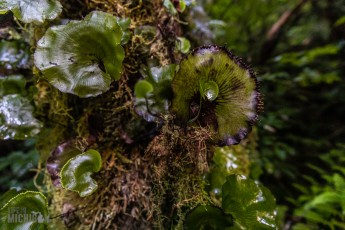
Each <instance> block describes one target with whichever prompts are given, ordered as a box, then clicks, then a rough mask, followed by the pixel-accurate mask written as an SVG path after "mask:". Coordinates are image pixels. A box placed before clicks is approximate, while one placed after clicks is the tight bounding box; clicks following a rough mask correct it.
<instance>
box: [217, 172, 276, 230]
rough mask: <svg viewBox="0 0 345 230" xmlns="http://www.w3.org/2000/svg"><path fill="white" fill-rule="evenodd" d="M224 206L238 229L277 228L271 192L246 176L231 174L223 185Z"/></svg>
mask: <svg viewBox="0 0 345 230" xmlns="http://www.w3.org/2000/svg"><path fill="white" fill-rule="evenodd" d="M222 194H223V200H222V208H223V210H224V212H225V213H228V214H231V215H233V217H234V221H235V226H236V227H237V229H243V230H245V229H268V230H269V229H272V230H273V229H277V226H276V219H275V199H274V197H273V196H272V194H271V192H270V191H269V190H268V189H267V188H265V187H263V186H261V185H258V184H256V183H255V182H254V181H253V180H251V179H246V178H245V177H244V176H239V175H231V176H229V177H228V178H227V181H226V183H225V184H224V185H223V187H222Z"/></svg>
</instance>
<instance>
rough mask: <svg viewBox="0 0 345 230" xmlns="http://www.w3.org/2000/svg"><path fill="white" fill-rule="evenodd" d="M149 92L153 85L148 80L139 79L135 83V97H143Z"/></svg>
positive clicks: (151, 90)
mask: <svg viewBox="0 0 345 230" xmlns="http://www.w3.org/2000/svg"><path fill="white" fill-rule="evenodd" d="M151 92H153V86H152V84H151V83H150V82H148V81H146V80H140V81H138V82H137V83H136V84H135V87H134V94H135V97H136V98H145V97H147V95H148V94H149V93H151Z"/></svg>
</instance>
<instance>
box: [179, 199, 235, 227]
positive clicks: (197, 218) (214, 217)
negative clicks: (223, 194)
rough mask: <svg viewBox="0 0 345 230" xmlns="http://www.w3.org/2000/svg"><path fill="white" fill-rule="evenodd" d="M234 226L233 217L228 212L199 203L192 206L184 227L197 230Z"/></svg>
mask: <svg viewBox="0 0 345 230" xmlns="http://www.w3.org/2000/svg"><path fill="white" fill-rule="evenodd" d="M232 226H234V223H233V218H232V216H231V215H229V214H225V213H224V211H223V210H222V209H221V208H219V207H216V206H211V205H200V206H197V207H196V208H194V209H193V210H192V211H191V212H190V213H189V214H187V216H186V221H185V223H184V227H185V228H184V229H186V230H199V229H209V230H217V229H227V228H230V227H232Z"/></svg>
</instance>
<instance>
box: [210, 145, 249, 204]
mask: <svg viewBox="0 0 345 230" xmlns="http://www.w3.org/2000/svg"><path fill="white" fill-rule="evenodd" d="M212 163H213V164H212V166H211V168H210V171H209V173H208V175H207V180H208V184H209V186H208V188H209V189H208V190H209V191H210V192H211V193H213V194H214V195H215V197H217V198H221V196H222V186H223V184H224V183H225V182H226V178H227V177H228V176H229V175H231V174H241V175H248V174H249V166H250V162H249V159H248V156H247V153H246V150H245V149H244V147H243V146H242V145H233V146H225V147H217V148H215V151H214V155H213V157H212Z"/></svg>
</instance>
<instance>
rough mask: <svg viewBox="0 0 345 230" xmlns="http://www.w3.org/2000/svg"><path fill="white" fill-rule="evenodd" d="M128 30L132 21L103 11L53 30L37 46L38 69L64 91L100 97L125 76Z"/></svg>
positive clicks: (36, 62)
mask: <svg viewBox="0 0 345 230" xmlns="http://www.w3.org/2000/svg"><path fill="white" fill-rule="evenodd" d="M118 22H120V25H119V23H118ZM127 27H128V20H119V19H118V18H116V17H114V16H112V15H111V14H107V13H104V12H100V11H94V12H91V13H90V14H88V15H87V16H86V17H85V18H84V20H82V21H71V22H69V23H68V24H67V25H60V26H54V27H50V28H49V29H48V30H47V32H46V34H45V35H44V37H43V38H41V40H39V41H38V43H37V49H36V52H35V56H34V57H35V65H36V67H37V68H39V69H40V70H41V71H42V73H43V76H44V78H46V79H47V80H48V81H49V82H50V83H51V84H52V85H53V86H54V87H56V88H57V89H59V90H60V91H62V92H65V93H72V94H75V95H78V96H79V97H93V96H97V95H99V94H101V93H103V92H105V91H107V90H108V89H109V87H110V83H111V81H112V80H118V79H119V78H120V76H121V73H122V61H123V59H124V56H125V53H124V50H123V48H122V46H121V44H122V42H125V41H126V40H127V39H128V34H125V37H124V34H123V29H126V28H127Z"/></svg>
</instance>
